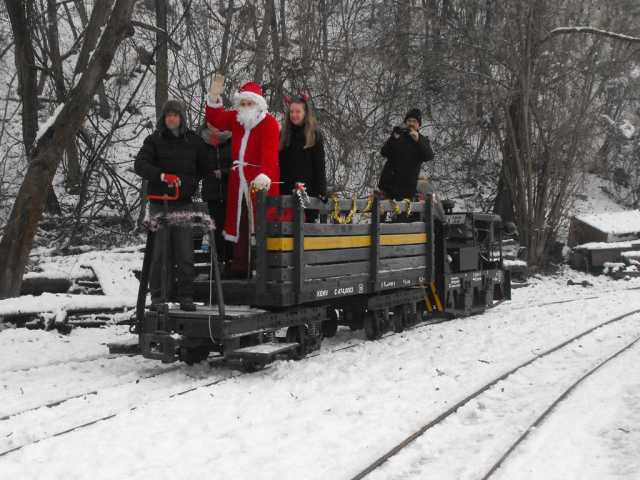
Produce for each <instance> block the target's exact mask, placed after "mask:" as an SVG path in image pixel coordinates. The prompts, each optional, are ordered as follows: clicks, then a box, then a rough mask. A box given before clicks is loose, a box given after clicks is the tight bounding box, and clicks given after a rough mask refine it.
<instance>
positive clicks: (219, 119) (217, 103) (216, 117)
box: [206, 82, 280, 243]
mask: <svg viewBox="0 0 640 480" xmlns="http://www.w3.org/2000/svg"><path fill="white" fill-rule="evenodd" d="M242 99H249V100H253V101H254V102H255V104H256V105H257V108H256V109H255V110H254V111H253V112H251V115H244V113H245V112H243V113H240V112H239V111H238V109H237V106H238V104H239V102H240V100H242ZM234 105H235V106H236V109H234V110H225V109H224V107H223V106H222V101H221V100H220V99H219V98H218V99H212V98H208V99H207V107H206V117H207V121H208V122H209V123H210V124H212V125H213V126H214V127H216V128H217V129H219V130H227V131H230V132H231V155H232V157H231V158H232V160H233V165H232V168H231V172H230V174H229V186H228V193H227V206H226V216H225V224H224V230H223V232H222V233H223V235H224V238H225V239H226V240H229V241H231V242H234V243H238V239H239V237H240V220H241V218H242V206H243V203H244V204H245V205H246V206H247V207H248V208H249V215H248V217H249V222H250V225H251V228H250V231H251V232H253V231H254V228H253V222H254V214H253V212H255V205H254V203H253V202H254V200H251V197H252V195H251V182H253V180H254V179H255V178H256V177H257V176H258V175H260V174H264V175H266V176H267V177H269V179H271V186H270V188H269V191H268V193H267V194H268V195H269V196H278V195H280V183H279V182H280V167H279V165H278V147H279V143H280V125H279V124H278V121H277V120H276V119H275V118H274V117H273V116H272V115H271V114H269V113H268V112H267V102H266V101H265V99H264V97H263V95H262V88H261V87H260V85H258V84H257V83H254V82H249V83H245V84H244V85H243V86H242V87H241V88H240V91H239V92H238V93H236V94H235V95H234ZM270 210H271V211H270V212H268V214H269V216H270V217H273V216H274V215H275V209H270Z"/></svg>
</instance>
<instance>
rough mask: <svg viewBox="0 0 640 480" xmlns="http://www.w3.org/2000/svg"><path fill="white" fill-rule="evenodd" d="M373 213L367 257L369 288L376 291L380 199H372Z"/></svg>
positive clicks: (378, 257) (378, 260) (378, 258)
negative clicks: (369, 251)
mask: <svg viewBox="0 0 640 480" xmlns="http://www.w3.org/2000/svg"><path fill="white" fill-rule="evenodd" d="M373 212H374V213H373V214H372V215H371V233H370V235H371V257H370V258H369V288H370V289H371V290H372V291H374V292H375V291H376V289H377V285H378V271H379V269H380V236H381V235H380V230H381V229H380V214H379V212H380V199H379V198H378V197H377V196H376V197H374V199H373Z"/></svg>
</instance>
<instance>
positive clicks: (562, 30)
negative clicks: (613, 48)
mask: <svg viewBox="0 0 640 480" xmlns="http://www.w3.org/2000/svg"><path fill="white" fill-rule="evenodd" d="M567 33H588V34H591V35H600V36H603V37H608V38H613V39H614V40H622V41H625V42H632V43H640V37H632V36H630V35H624V34H622V33H616V32H609V31H607V30H601V29H599V28H594V27H560V28H554V29H553V30H551V31H550V32H549V34H548V35H547V36H546V37H545V38H544V39H543V40H542V42H540V43H544V42H546V41H547V40H549V39H551V37H553V36H555V35H564V34H567Z"/></svg>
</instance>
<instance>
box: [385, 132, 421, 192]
mask: <svg viewBox="0 0 640 480" xmlns="http://www.w3.org/2000/svg"><path fill="white" fill-rule="evenodd" d="M380 153H381V154H382V156H383V157H385V158H386V159H387V162H386V163H385V165H384V167H383V168H382V173H381V174H380V181H379V182H378V188H379V189H380V190H382V191H383V192H384V193H385V194H386V196H387V197H388V198H393V199H395V200H402V199H405V198H409V199H412V198H413V197H414V196H415V194H416V187H417V185H418V176H419V175H420V169H421V168H422V164H423V162H429V161H431V160H433V156H434V155H433V150H431V144H430V143H429V139H428V138H427V137H425V136H423V135H420V136H419V137H418V141H417V142H416V141H415V140H414V139H413V138H411V136H410V135H409V134H408V133H400V134H399V136H398V138H396V136H395V134H392V135H391V136H390V137H389V139H388V140H387V141H386V142H385V144H384V146H383V147H382V150H381V152H380Z"/></svg>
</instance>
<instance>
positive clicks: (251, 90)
mask: <svg viewBox="0 0 640 480" xmlns="http://www.w3.org/2000/svg"><path fill="white" fill-rule="evenodd" d="M242 99H246V100H253V101H254V102H255V103H256V105H258V108H259V109H260V110H266V109H267V108H268V107H267V101H266V100H265V99H264V96H263V94H262V87H261V86H260V84H258V83H256V82H247V83H245V84H244V85H242V86H241V87H240V90H239V91H238V92H237V93H236V94H235V95H234V96H233V103H234V104H236V105H238V104H239V103H240V100H242Z"/></svg>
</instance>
